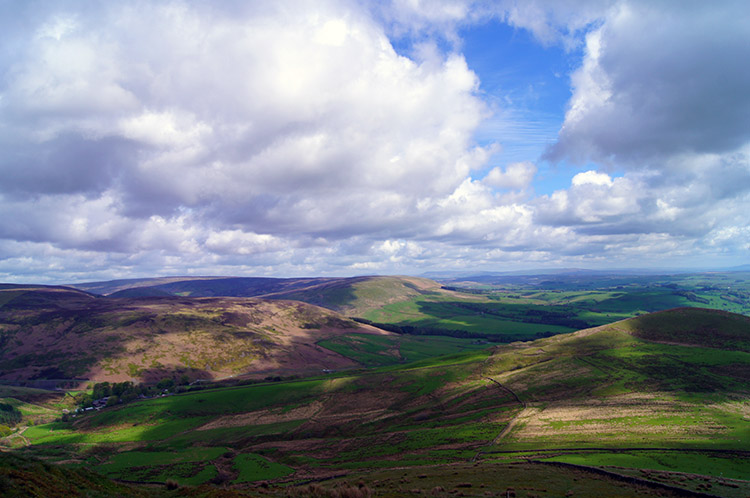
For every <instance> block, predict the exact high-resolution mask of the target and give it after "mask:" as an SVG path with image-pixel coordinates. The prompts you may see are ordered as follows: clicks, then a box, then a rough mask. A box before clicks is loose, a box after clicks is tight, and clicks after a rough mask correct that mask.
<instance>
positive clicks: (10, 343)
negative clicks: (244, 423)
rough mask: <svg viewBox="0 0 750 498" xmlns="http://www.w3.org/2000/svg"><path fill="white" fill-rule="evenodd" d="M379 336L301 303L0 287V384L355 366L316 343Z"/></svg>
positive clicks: (277, 372) (308, 370)
mask: <svg viewBox="0 0 750 498" xmlns="http://www.w3.org/2000/svg"><path fill="white" fill-rule="evenodd" d="M349 333H370V334H386V332H383V331H381V330H379V329H376V328H373V327H369V326H366V325H363V324H359V323H356V322H353V321H350V320H348V319H346V318H344V317H342V316H341V315H339V314H337V313H335V312H332V311H330V310H327V309H323V308H319V307H316V306H312V305H309V304H305V303H301V302H294V301H285V300H264V299H255V298H229V297H221V298H184V297H143V298H101V297H95V296H92V295H90V294H87V293H85V292H81V291H78V290H75V289H70V288H63V287H43V288H39V287H34V288H27V287H21V286H7V285H6V286H3V288H0V379H4V380H24V379H72V378H85V379H89V380H93V381H104V380H107V381H123V380H136V381H147V382H148V381H155V380H158V379H160V378H163V377H165V376H175V375H183V374H184V375H187V376H188V377H189V378H191V379H196V378H203V379H217V378H223V377H228V376H235V375H237V376H239V375H251V376H252V375H255V376H264V375H270V374H273V375H290V374H304V373H315V372H320V371H321V370H323V369H341V368H351V367H356V366H358V365H357V364H356V363H355V362H353V361H352V360H350V359H348V358H345V357H343V356H340V355H338V354H336V353H334V352H332V351H329V350H327V349H324V348H321V347H319V346H317V345H316V344H315V342H317V341H319V340H322V339H326V338H330V337H334V336H338V335H342V334H349Z"/></svg>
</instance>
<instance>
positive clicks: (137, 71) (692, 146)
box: [0, 1, 750, 282]
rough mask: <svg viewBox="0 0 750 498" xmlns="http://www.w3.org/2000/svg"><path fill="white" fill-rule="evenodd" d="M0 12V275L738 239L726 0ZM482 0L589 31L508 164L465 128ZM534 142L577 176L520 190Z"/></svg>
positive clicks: (379, 262)
mask: <svg viewBox="0 0 750 498" xmlns="http://www.w3.org/2000/svg"><path fill="white" fill-rule="evenodd" d="M3 10H4V11H5V12H3V15H2V16H0V17H1V18H3V19H5V20H4V21H0V22H1V23H2V25H0V27H2V28H6V30H5V33H6V34H5V35H4V37H5V39H6V42H7V43H4V47H5V48H3V49H2V51H0V150H2V151H3V154H2V156H1V157H0V177H1V178H2V181H0V219H2V220H3V221H2V222H1V223H0V280H6V281H8V280H18V281H23V280H30V279H31V277H33V279H34V280H36V281H49V282H53V281H56V282H65V281H73V280H82V279H99V278H114V277H125V276H139V275H154V274H160V275H165V274H188V273H195V274H234V275H249V274H253V275H260V274H265V275H277V276H281V275H311V274H329V275H336V274H341V275H344V274H355V273H396V272H403V273H418V272H420V271H423V270H429V269H434V268H441V269H445V268H477V269H496V270H502V269H509V268H514V267H516V266H518V265H522V266H525V267H530V266H548V265H577V266H601V265H613V266H632V265H634V264H636V265H641V264H667V263H669V262H670V261H678V262H680V263H682V264H696V263H697V262H699V261H700V260H701V258H713V259H716V260H717V261H719V260H722V259H721V258H726V259H725V260H722V261H729V262H734V261H737V262H741V259H742V258H745V257H746V255H747V250H748V248H749V247H750V237H749V236H750V234H749V233H748V228H747V223H746V221H745V220H744V219H743V218H744V216H742V213H744V212H750V211H749V210H748V208H749V207H750V206H748V204H749V202H748V201H749V200H750V197H749V195H750V194H749V192H750V166H749V164H750V163H749V162H748V153H750V97H749V96H748V95H749V94H748V93H747V92H746V89H747V88H748V87H750V70H748V69H747V64H743V63H742V61H743V60H747V56H748V55H750V54H748V48H747V47H748V46H750V34H748V31H747V29H746V28H745V27H746V26H747V21H748V20H749V19H748V17H749V16H750V14H749V13H748V12H749V11H750V9H748V8H747V7H745V6H744V5H743V4H742V3H741V2H737V3H731V2H726V3H723V4H722V6H720V7H719V6H710V7H709V6H706V5H704V4H703V3H700V2H694V3H690V2H688V3H687V4H686V5H680V6H671V4H652V3H650V2H612V3H601V2H592V3H591V4H584V5H583V6H581V5H580V4H579V3H578V2H572V3H566V2H523V3H521V2H518V3H516V2H506V3H496V2H492V3H484V2H460V1H444V2H398V1H394V2H393V3H389V4H384V5H383V4H380V3H373V4H369V3H361V4H353V3H350V2H337V1H324V2H270V1H269V2H265V1H259V2H251V3H245V2H237V3H235V2H218V3H197V2H179V1H175V2H141V1H130V2H91V3H74V4H54V5H50V4H48V3H45V2H28V3H25V2H23V3H18V4H15V5H8V4H6V5H5V6H4V7H3ZM9 19H14V20H15V21H14V23H11V22H10V21H9ZM485 22H502V23H507V24H510V25H511V26H514V27H515V28H516V29H522V30H528V31H530V32H531V33H533V34H534V36H536V37H537V39H538V40H539V43H542V44H545V45H550V44H562V45H564V46H565V47H567V48H568V49H569V50H576V47H578V49H580V50H581V54H582V55H581V57H582V59H581V61H580V65H579V66H578V67H577V68H576V69H575V70H574V72H572V74H571V75H570V83H571V91H572V96H571V98H570V101H569V104H568V110H567V112H566V114H565V116H564V121H563V122H562V123H561V127H560V132H559V136H558V137H557V140H556V141H555V142H554V143H553V145H552V146H551V147H550V148H549V149H548V150H547V152H546V153H545V155H544V157H541V158H540V157H529V158H528V160H527V161H525V162H515V163H510V164H504V165H503V164H502V148H501V145H502V141H503V137H502V136H498V137H497V143H496V144H489V145H486V144H485V145H480V144H478V143H477V141H476V140H475V138H474V134H475V132H476V131H477V129H478V128H479V126H480V125H481V123H482V122H483V120H485V119H488V118H489V117H490V115H491V108H490V106H488V105H487V104H486V102H485V98H486V96H484V95H483V94H482V92H481V79H480V77H479V75H478V74H476V73H475V72H474V71H473V70H472V69H471V68H470V67H468V65H467V62H466V59H465V57H464V56H463V55H462V53H461V43H460V34H459V33H460V29H470V27H471V26H472V25H475V24H478V23H485ZM397 38H398V39H399V40H401V45H404V40H405V41H406V42H405V43H406V45H409V46H411V47H412V50H410V51H406V52H404V51H403V50H401V51H397V50H396V49H395V48H394V42H393V40H394V39H397ZM446 41H447V45H446V43H445V42H446ZM439 47H447V48H442V49H441V48H439ZM499 69H501V68H499ZM509 115H512V113H510V114H509ZM552 138H553V139H554V138H555V137H552ZM540 161H552V162H554V163H557V164H558V167H560V168H571V174H570V184H569V185H567V186H564V187H561V188H560V189H558V190H557V191H555V192H554V193H552V194H548V195H536V194H535V193H534V184H535V180H536V177H537V176H538V174H539V169H538V167H537V164H538V163H539V162H540ZM575 164H581V165H586V166H585V167H586V168H588V169H585V170H580V168H578V169H576V167H574V166H571V165H575Z"/></svg>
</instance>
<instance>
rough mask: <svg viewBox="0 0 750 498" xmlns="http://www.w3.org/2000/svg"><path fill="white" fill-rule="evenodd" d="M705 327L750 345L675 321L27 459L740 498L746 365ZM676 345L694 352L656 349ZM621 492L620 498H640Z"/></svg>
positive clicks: (169, 415)
mask: <svg viewBox="0 0 750 498" xmlns="http://www.w3.org/2000/svg"><path fill="white" fill-rule="evenodd" d="M664 320H667V322H668V323H670V324H671V328H669V329H666V331H665V329H663V328H662V325H663V324H664V323H665V322H664ZM706 323H711V324H713V326H715V327H717V328H718V329H719V330H727V331H730V332H727V334H728V335H729V336H731V337H735V338H738V340H744V339H743V338H746V337H747V336H748V335H750V329H748V328H746V327H745V326H744V325H743V324H742V323H743V322H742V319H738V318H737V317H735V316H733V315H725V314H722V313H717V312H712V311H707V310H694V309H688V310H675V311H673V312H670V313H665V314H661V315H657V316H656V317H639V318H636V319H631V320H627V321H623V322H618V323H616V324H612V325H608V326H603V327H599V328H595V329H587V330H582V331H579V332H576V333H574V334H566V335H558V336H555V337H550V338H546V339H541V340H537V341H534V342H529V343H513V344H508V345H503V346H496V347H493V348H490V349H486V350H480V351H468V352H465V353H461V354H458V355H449V356H444V357H439V358H430V359H426V360H423V361H421V362H416V363H409V364H406V365H393V366H386V367H382V368H380V369H377V370H371V371H366V372H363V373H356V374H355V373H350V374H332V375H328V376H324V377H318V378H308V379H305V380H299V381H292V382H275V383H268V384H260V385H248V386H237V387H234V388H225V389H212V390H203V391H198V392H191V393H185V394H181V395H175V396H168V397H164V398H159V399H154V400H144V401H140V402H136V403H132V404H129V405H124V406H121V407H114V408H108V409H104V410H102V411H101V412H98V413H93V414H86V415H83V416H78V417H75V418H72V419H71V420H69V421H68V422H57V423H54V424H49V425H42V426H37V427H31V428H28V429H26V430H25V432H24V437H26V438H27V440H28V441H29V442H30V443H31V446H29V447H28V448H27V449H26V451H27V452H30V453H32V454H39V455H46V456H47V457H48V458H51V459H52V460H58V461H65V462H67V464H68V465H74V466H75V465H78V466H86V467H91V468H93V469H95V470H98V471H99V472H102V473H104V474H106V475H109V476H110V477H114V478H120V479H131V480H138V481H145V482H162V483H164V482H166V480H167V479H173V480H175V481H176V482H178V483H180V484H182V485H190V486H192V485H198V484H200V483H213V484H214V485H215V484H221V485H229V486H233V487H237V488H238V489H245V490H248V491H249V492H251V493H259V494H262V493H267V494H271V495H278V496H286V495H288V494H289V493H291V492H292V491H294V492H297V491H298V492H299V493H300V494H298V495H296V496H305V493H308V495H309V494H310V493H313V492H316V493H317V492H320V493H322V494H320V496H335V495H334V494H330V493H332V492H333V491H332V489H333V488H332V486H336V485H340V486H352V483H354V484H353V487H354V488H361V489H364V488H365V487H366V488H367V490H368V492H369V493H371V494H372V495H373V496H401V495H400V494H399V493H403V492H404V490H405V489H406V490H409V489H420V490H421V491H420V493H424V494H426V493H429V492H432V491H434V494H435V495H436V496H449V495H454V494H457V493H458V492H462V493H464V494H465V495H467V496H484V495H485V493H486V492H491V493H492V494H494V495H500V494H501V493H506V494H509V491H508V489H509V488H511V489H513V490H514V493H515V494H516V496H563V495H565V494H568V493H569V492H571V493H572V494H568V495H569V496H617V495H616V494H613V493H612V492H611V489H614V488H616V486H614V485H613V482H615V481H611V480H610V479H615V478H613V477H607V476H609V474H607V475H601V474H593V473H591V471H588V470H585V469H580V468H578V469H572V468H571V469H568V468H567V467H565V468H560V467H555V465H558V466H559V465H563V464H566V463H569V464H583V465H587V466H593V467H600V468H603V469H605V470H607V471H608V472H614V473H616V474H618V475H621V476H622V475H624V476H634V477H637V478H639V479H644V480H646V481H649V482H651V483H653V482H656V481H659V482H662V483H664V484H667V485H670V486H678V487H681V488H689V489H694V490H696V491H707V490H709V489H710V490H711V491H712V492H713V493H715V494H717V495H719V496H746V495H747V494H748V493H750V479H749V477H750V463H748V462H750V458H748V457H750V452H748V450H747V448H748V447H750V430H749V429H750V402H749V401H748V399H750V378H749V377H748V372H750V353H748V352H745V351H737V350H732V349H729V348H730V343H729V342H723V343H719V342H717V341H716V340H714V338H713V337H712V334H711V332H710V330H709V329H705V333H701V332H700V330H703V329H701V327H703V324H706ZM722 324H726V327H725V326H724V325H722ZM679 330H683V331H685V332H684V336H685V337H690V338H691V339H690V344H689V345H679V344H673V343H671V342H673V341H665V340H663V339H664V338H665V337H672V336H673V335H674V334H675V333H677V331H679ZM647 337H648V339H647ZM652 339H654V340H652ZM732 340H734V339H732ZM668 342H669V343H668ZM371 347H374V344H371ZM138 462H141V463H138ZM144 462H146V463H144ZM550 469H553V470H554V472H553V471H552V470H550ZM334 475H335V476H341V477H339V478H338V480H336V481H332V482H329V483H325V482H324V483H323V484H321V485H320V488H321V489H318V488H317V487H315V486H313V487H312V488H310V486H311V484H309V483H311V482H317V480H319V479H321V478H325V477H330V476H334ZM344 475H345V476H346V477H343V476H344ZM451 475H455V476H456V477H455V478H451V477H449V476H451ZM493 475H494V476H495V477H494V478H493V477H491V476H493ZM695 475H703V476H704V477H695ZM529 476H538V478H537V480H536V482H537V484H536V485H531V484H529V481H528V479H529ZM555 476H556V477H555ZM573 476H577V477H575V479H573ZM259 480H261V481H264V482H266V481H271V482H273V483H275V484H271V485H270V486H268V485H263V486H265V487H263V486H261V483H260V482H259ZM532 480H533V479H532ZM345 481H346V482H345ZM360 481H361V484H362V485H361V486H359V485H357V484H356V483H358V482H360ZM639 482H640V481H639ZM282 483H287V485H291V486H292V488H285V487H281V484H282ZM522 483H524V484H522ZM617 485H618V486H625V488H624V489H626V491H625V492H624V493H623V494H622V495H621V496H632V495H633V494H635V490H636V487H634V486H639V485H637V484H633V483H632V482H631V483H630V484H627V485H625V484H623V483H622V482H620V481H617ZM295 486H298V487H295ZM406 486H409V487H406ZM607 486H613V487H612V488H608V487H607ZM654 486H656V485H654ZM439 487H440V488H442V490H440V489H437V488H439ZM342 489H343V488H342ZM347 489H348V488H347ZM295 490H296V491H295ZM325 490H328V491H325ZM607 490H610V491H607ZM641 491H642V492H643V494H644V495H646V496H648V495H649V493H652V494H651V495H652V496H657V495H661V496H670V495H674V496H676V495H675V494H670V493H673V492H672V491H669V490H668V488H648V487H644V488H643V489H641V488H638V492H641ZM409 492H410V493H411V491H409ZM324 493H329V494H324ZM597 493H598V494H597ZM602 493H604V494H602ZM742 493H744V494H742Z"/></svg>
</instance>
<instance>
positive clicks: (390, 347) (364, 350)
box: [317, 334, 488, 367]
mask: <svg viewBox="0 0 750 498" xmlns="http://www.w3.org/2000/svg"><path fill="white" fill-rule="evenodd" d="M317 344H318V345H319V346H322V347H324V348H326V349H330V350H331V351H335V352H336V353H339V354H340V355H342V356H346V357H348V358H351V359H353V360H355V361H357V362H359V363H361V364H363V365H365V366H368V367H373V366H383V365H392V364H396V363H406V362H413V361H419V360H424V359H427V358H432V357H435V356H441V355H446V354H451V353H456V352H460V351H467V350H469V351H470V350H476V349H483V348H486V347H488V345H487V344H485V343H478V341H476V340H475V339H461V338H455V337H444V336H409V335H390V336H378V335H372V334H349V335H346V336H339V337H335V338H333V339H328V340H324V341H320V342H318V343H317Z"/></svg>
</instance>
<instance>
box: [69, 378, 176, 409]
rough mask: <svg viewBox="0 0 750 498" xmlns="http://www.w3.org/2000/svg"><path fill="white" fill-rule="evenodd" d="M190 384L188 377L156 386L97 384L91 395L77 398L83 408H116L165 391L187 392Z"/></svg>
mask: <svg viewBox="0 0 750 498" xmlns="http://www.w3.org/2000/svg"><path fill="white" fill-rule="evenodd" d="M189 384H190V378H189V377H188V376H187V375H183V376H181V377H180V378H179V379H173V378H171V377H165V378H164V379H161V380H160V381H159V382H158V383H156V384H155V385H146V384H134V383H133V382H131V381H125V382H113V383H110V382H97V383H96V384H94V386H93V388H92V390H91V393H90V394H79V395H78V396H77V397H76V403H77V404H78V406H79V407H81V408H87V407H89V406H96V405H97V404H98V405H99V406H102V405H104V406H114V405H118V404H123V403H129V402H131V401H134V400H136V399H139V398H151V397H154V396H157V395H159V394H163V393H164V392H165V391H169V392H178V391H183V390H186V388H187V386H188V385H189Z"/></svg>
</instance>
